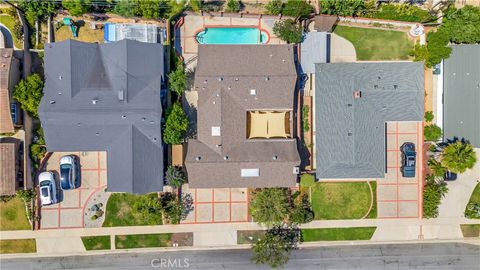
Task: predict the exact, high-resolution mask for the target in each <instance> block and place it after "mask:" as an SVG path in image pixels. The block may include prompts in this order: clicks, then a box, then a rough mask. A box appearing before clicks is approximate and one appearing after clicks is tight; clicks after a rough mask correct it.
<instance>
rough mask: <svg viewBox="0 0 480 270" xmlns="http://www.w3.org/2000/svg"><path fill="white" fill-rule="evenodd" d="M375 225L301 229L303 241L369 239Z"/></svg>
mask: <svg viewBox="0 0 480 270" xmlns="http://www.w3.org/2000/svg"><path fill="white" fill-rule="evenodd" d="M376 229H377V228H376V227H359V228H324V229H302V238H303V241H305V242H311V241H347V240H370V238H372V235H373V233H374V232H375V230H376Z"/></svg>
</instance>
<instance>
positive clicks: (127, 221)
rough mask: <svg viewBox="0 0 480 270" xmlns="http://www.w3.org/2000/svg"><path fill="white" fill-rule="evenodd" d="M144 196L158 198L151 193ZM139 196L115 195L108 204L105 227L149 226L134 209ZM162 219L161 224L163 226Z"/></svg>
mask: <svg viewBox="0 0 480 270" xmlns="http://www.w3.org/2000/svg"><path fill="white" fill-rule="evenodd" d="M142 196H155V197H156V196H157V194H156V193H151V194H147V195H142ZM139 197H140V196H139V195H132V194H127V193H113V194H112V195H111V196H110V198H109V199H108V202H107V210H106V213H105V215H106V216H105V221H104V222H103V227H116V226H141V225H149V224H147V222H146V221H145V219H144V218H142V216H141V215H138V214H137V213H136V212H135V210H134V209H133V208H132V207H133V204H134V203H135V201H136V200H138V199H139ZM161 220H162V219H161V217H160V218H159V223H158V224H157V225H161V224H162V222H161Z"/></svg>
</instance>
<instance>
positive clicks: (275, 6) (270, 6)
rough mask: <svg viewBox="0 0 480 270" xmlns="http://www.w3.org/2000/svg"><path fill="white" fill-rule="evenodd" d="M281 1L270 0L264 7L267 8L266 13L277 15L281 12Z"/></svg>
mask: <svg viewBox="0 0 480 270" xmlns="http://www.w3.org/2000/svg"><path fill="white" fill-rule="evenodd" d="M282 8H283V3H282V1H281V0H272V1H270V2H268V3H267V5H266V6H265V9H266V10H267V14H270V15H278V14H280V13H282Z"/></svg>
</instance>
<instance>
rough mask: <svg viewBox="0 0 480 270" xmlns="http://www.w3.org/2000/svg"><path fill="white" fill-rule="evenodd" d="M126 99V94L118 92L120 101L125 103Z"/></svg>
mask: <svg viewBox="0 0 480 270" xmlns="http://www.w3.org/2000/svg"><path fill="white" fill-rule="evenodd" d="M124 99H125V94H124V92H123V90H120V91H118V100H120V101H123V100H124Z"/></svg>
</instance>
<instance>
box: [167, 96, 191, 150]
mask: <svg viewBox="0 0 480 270" xmlns="http://www.w3.org/2000/svg"><path fill="white" fill-rule="evenodd" d="M166 115H167V116H166V119H167V120H166V122H165V129H164V130H163V141H164V142H165V143H166V144H181V143H182V142H183V136H184V135H185V132H187V129H188V118H187V115H186V114H185V112H184V111H183V108H182V105H180V103H179V102H176V103H174V104H173V105H172V106H171V107H170V108H168V111H167V113H166Z"/></svg>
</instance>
